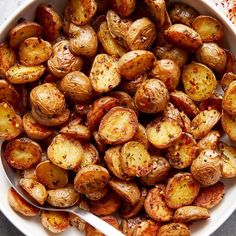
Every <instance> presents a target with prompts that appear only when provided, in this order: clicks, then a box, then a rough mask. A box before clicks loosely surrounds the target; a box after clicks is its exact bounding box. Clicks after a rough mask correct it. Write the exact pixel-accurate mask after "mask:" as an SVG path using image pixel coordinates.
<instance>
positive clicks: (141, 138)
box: [132, 123, 149, 149]
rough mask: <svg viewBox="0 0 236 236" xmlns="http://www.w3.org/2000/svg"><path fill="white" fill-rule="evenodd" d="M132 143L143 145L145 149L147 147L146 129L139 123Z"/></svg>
mask: <svg viewBox="0 0 236 236" xmlns="http://www.w3.org/2000/svg"><path fill="white" fill-rule="evenodd" d="M132 141H136V142H139V143H141V144H143V145H144V146H145V148H146V149H147V148H148V147H149V141H148V138H147V133H146V129H145V127H144V126H142V125H141V124H140V123H139V124H138V129H137V132H136V133H135V135H134V136H133V138H132Z"/></svg>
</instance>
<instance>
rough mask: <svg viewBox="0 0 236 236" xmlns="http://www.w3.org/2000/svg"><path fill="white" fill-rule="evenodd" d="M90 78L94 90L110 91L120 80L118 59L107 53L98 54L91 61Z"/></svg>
mask: <svg viewBox="0 0 236 236" xmlns="http://www.w3.org/2000/svg"><path fill="white" fill-rule="evenodd" d="M90 80H91V83H92V86H93V89H94V90H95V91H96V92H99V93H106V92H108V91H111V90H112V89H113V88H115V87H116V86H117V85H118V84H119V83H120V81H121V76H120V74H119V72H118V60H117V59H116V58H115V57H112V56H110V55H108V54H98V55H97V56H96V57H95V59H94V61H93V65H92V68H91V71H90Z"/></svg>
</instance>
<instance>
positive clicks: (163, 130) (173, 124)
mask: <svg viewBox="0 0 236 236" xmlns="http://www.w3.org/2000/svg"><path fill="white" fill-rule="evenodd" d="M146 132H147V136H148V140H149V142H150V143H151V144H152V145H153V146H155V147H156V148H160V149H163V148H167V147H169V146H171V145H172V144H173V142H174V141H175V140H176V139H178V138H179V137H180V135H181V133H182V128H181V126H180V125H179V124H178V123H177V121H175V120H173V119H171V118H164V119H156V120H154V121H153V122H151V123H150V124H148V126H147V128H146Z"/></svg>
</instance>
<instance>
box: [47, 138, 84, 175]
mask: <svg viewBox="0 0 236 236" xmlns="http://www.w3.org/2000/svg"><path fill="white" fill-rule="evenodd" d="M47 155H48V159H49V160H50V161H51V162H52V163H53V164H55V165H57V166H59V167H61V168H62V169H66V170H73V169H75V168H76V167H77V166H79V164H80V162H81V160H82V158H83V148H82V146H81V144H80V141H79V140H78V139H75V138H73V137H70V136H68V135H65V134H58V135H57V136H56V137H55V138H54V139H53V140H52V142H51V144H50V145H49V146H48V149H47Z"/></svg>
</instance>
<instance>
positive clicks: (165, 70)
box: [151, 59, 181, 91]
mask: <svg viewBox="0 0 236 236" xmlns="http://www.w3.org/2000/svg"><path fill="white" fill-rule="evenodd" d="M180 75H181V71H180V69H179V67H178V65H177V64H176V63H175V62H174V61H172V60H170V59H163V60H159V61H157V62H156V63H155V66H154V68H153V69H152V71H151V76H152V77H153V78H155V79H159V80H161V81H162V82H163V83H164V84H165V86H166V88H167V89H168V90H169V91H173V90H175V89H176V87H177V86H178V84H179V79H180Z"/></svg>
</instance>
